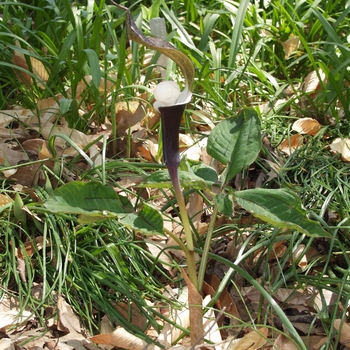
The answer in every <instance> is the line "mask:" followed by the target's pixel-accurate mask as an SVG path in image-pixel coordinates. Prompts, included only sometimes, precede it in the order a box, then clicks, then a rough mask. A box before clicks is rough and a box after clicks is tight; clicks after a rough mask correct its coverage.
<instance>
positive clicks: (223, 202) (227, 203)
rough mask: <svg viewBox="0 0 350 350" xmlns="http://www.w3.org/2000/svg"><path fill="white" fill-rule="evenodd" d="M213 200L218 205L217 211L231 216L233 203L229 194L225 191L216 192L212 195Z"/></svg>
mask: <svg viewBox="0 0 350 350" xmlns="http://www.w3.org/2000/svg"><path fill="white" fill-rule="evenodd" d="M214 201H215V203H216V204H217V206H218V211H219V213H222V214H224V215H226V216H232V213H233V207H234V204H233V200H232V196H231V195H229V194H227V193H218V194H217V195H216V196H215V197H214Z"/></svg>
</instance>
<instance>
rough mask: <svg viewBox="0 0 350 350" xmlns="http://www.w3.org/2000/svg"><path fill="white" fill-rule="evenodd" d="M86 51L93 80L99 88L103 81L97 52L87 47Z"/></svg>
mask: <svg viewBox="0 0 350 350" xmlns="http://www.w3.org/2000/svg"><path fill="white" fill-rule="evenodd" d="M84 51H85V53H86V55H87V57H88V60H89V66H90V73H91V77H92V82H93V83H94V85H95V87H96V88H99V86H100V83H101V69H100V63H99V61H98V56H97V53H96V52H95V51H94V50H92V49H85V50H84Z"/></svg>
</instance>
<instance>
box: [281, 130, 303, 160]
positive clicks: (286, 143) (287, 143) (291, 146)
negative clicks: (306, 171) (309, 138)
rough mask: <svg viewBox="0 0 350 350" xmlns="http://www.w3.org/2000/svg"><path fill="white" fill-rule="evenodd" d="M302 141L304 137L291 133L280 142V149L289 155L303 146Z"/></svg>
mask: <svg viewBox="0 0 350 350" xmlns="http://www.w3.org/2000/svg"><path fill="white" fill-rule="evenodd" d="M302 141H303V137H302V136H301V135H299V134H297V135H291V136H290V137H288V138H286V139H284V140H283V141H282V142H281V143H280V145H279V146H278V149H279V150H280V151H282V152H284V153H286V154H288V155H291V154H292V153H293V152H294V151H295V150H296V149H297V148H298V147H301V146H302Z"/></svg>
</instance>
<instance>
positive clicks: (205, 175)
mask: <svg viewBox="0 0 350 350" xmlns="http://www.w3.org/2000/svg"><path fill="white" fill-rule="evenodd" d="M192 170H193V172H194V173H195V174H196V175H197V176H199V177H201V178H202V179H203V180H205V181H207V182H218V181H219V179H218V174H217V173H216V171H215V169H214V168H212V167H211V166H208V165H205V164H203V163H199V164H196V165H193V166H192Z"/></svg>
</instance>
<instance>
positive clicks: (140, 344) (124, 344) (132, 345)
mask: <svg viewBox="0 0 350 350" xmlns="http://www.w3.org/2000/svg"><path fill="white" fill-rule="evenodd" d="M90 340H91V341H92V342H94V343H96V344H105V345H111V346H116V347H118V348H123V349H129V350H142V349H144V348H146V347H147V343H146V342H145V341H143V340H142V339H140V338H137V337H136V336H134V335H133V334H131V333H129V332H127V331H126V330H125V329H124V328H117V329H116V330H114V331H113V332H112V333H105V334H99V335H95V336H94V337H91V338H90Z"/></svg>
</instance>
